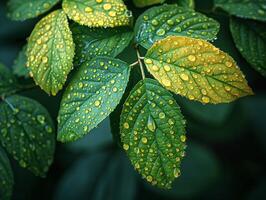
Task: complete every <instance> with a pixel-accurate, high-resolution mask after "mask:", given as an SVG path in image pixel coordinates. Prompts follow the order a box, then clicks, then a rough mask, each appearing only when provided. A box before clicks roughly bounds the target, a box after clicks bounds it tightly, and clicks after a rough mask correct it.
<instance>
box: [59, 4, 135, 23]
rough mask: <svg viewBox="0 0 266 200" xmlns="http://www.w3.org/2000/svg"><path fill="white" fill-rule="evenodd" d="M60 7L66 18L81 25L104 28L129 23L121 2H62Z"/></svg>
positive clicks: (127, 13) (126, 12)
mask: <svg viewBox="0 0 266 200" xmlns="http://www.w3.org/2000/svg"><path fill="white" fill-rule="evenodd" d="M62 6H63V9H64V11H65V13H66V14H67V15H68V17H69V18H70V19H72V20H74V21H75V22H77V23H79V24H81V25H86V26H90V27H105V28H106V27H115V26H125V25H129V22H130V14H129V12H128V10H127V7H126V5H125V4H124V2H123V0H93V1H84V0H63V5H62Z"/></svg>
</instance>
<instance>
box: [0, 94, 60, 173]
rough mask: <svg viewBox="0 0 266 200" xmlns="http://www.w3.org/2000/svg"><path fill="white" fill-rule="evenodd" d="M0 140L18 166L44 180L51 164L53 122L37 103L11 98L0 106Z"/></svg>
mask: <svg viewBox="0 0 266 200" xmlns="http://www.w3.org/2000/svg"><path fill="white" fill-rule="evenodd" d="M0 110H1V113H0V122H1V123H0V130H1V131H0V140H1V142H2V145H3V147H5V148H6V150H7V151H8V153H10V154H11V155H12V156H13V158H14V159H15V160H17V161H18V162H19V164H20V166H21V167H23V168H27V169H29V170H30V171H32V172H33V173H34V174H35V175H36V176H41V177H44V176H45V174H46V172H47V171H48V169H49V166H50V165H51V163H52V161H53V154H54V150H55V135H54V127H53V123H52V119H51V118H50V115H49V113H48V112H47V110H46V109H45V108H44V107H43V106H42V105H41V104H39V103H38V102H37V101H35V100H32V99H29V98H26V97H22V96H16V95H14V96H10V97H8V98H6V99H4V101H2V102H1V103H0Z"/></svg>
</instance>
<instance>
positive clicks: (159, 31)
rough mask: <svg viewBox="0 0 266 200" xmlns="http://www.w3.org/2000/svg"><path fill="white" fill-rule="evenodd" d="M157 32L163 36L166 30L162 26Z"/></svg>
mask: <svg viewBox="0 0 266 200" xmlns="http://www.w3.org/2000/svg"><path fill="white" fill-rule="evenodd" d="M156 34H157V35H159V36H163V35H164V34H165V30H164V29H162V28H160V29H158V31H157V32H156Z"/></svg>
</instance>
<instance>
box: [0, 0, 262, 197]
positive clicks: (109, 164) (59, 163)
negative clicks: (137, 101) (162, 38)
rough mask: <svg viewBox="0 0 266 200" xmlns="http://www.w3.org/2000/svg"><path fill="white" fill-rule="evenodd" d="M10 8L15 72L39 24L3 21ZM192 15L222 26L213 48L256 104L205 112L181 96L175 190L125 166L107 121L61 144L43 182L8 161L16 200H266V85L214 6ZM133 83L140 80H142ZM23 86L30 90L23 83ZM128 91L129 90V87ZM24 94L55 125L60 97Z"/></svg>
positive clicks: (5, 38)
mask: <svg viewBox="0 0 266 200" xmlns="http://www.w3.org/2000/svg"><path fill="white" fill-rule="evenodd" d="M167 2H175V1H174V0H169V1H167ZM127 4H128V6H129V9H130V10H132V11H133V14H134V16H138V15H139V14H141V12H143V11H144V9H136V7H134V5H133V3H132V2H131V1H127ZM5 5H6V0H3V1H1V2H0V24H1V28H0V61H1V62H2V63H4V64H5V65H7V66H9V67H10V68H11V66H12V65H13V63H14V59H15V58H16V56H17V55H18V52H19V50H20V49H22V47H23V45H24V44H25V43H26V38H27V37H28V36H29V34H30V32H31V30H32V29H33V27H34V24H35V23H36V21H38V19H40V18H41V17H42V16H40V17H39V18H37V19H33V20H27V21H25V22H13V21H10V20H8V19H7V18H6V7H5ZM195 8H196V10H197V11H199V12H202V13H205V14H207V15H208V16H210V17H213V18H215V19H216V20H218V21H219V22H220V24H221V30H220V32H219V35H218V38H217V40H215V41H214V43H215V45H216V46H218V47H219V48H220V49H222V50H224V51H226V52H228V53H229V54H230V55H231V56H232V57H233V58H234V59H235V60H236V61H237V63H238V65H239V66H240V68H241V70H242V71H243V72H244V74H246V77H247V80H248V81H249V83H250V85H251V87H252V88H253V89H254V92H255V96H251V97H247V98H244V99H241V100H238V101H236V102H234V103H232V104H222V105H218V106H217V105H216V106H213V105H208V106H207V105H202V104H199V103H196V102H190V101H188V100H186V99H184V98H182V97H177V96H176V100H177V101H178V103H179V104H180V107H181V108H182V112H183V113H184V115H185V117H186V119H187V124H188V128H187V132H188V135H187V137H188V140H189V141H190V142H189V143H188V150H187V156H186V157H185V159H184V162H183V163H182V166H181V167H182V170H181V172H182V175H181V177H180V178H179V179H177V180H176V182H175V183H174V186H173V189H172V190H169V191H166V190H158V189H155V188H153V187H151V186H149V185H147V184H146V183H145V182H144V181H143V180H142V179H141V177H140V176H139V175H137V174H136V173H135V172H134V170H133V169H132V167H131V165H130V164H129V163H128V162H129V161H128V159H125V155H124V154H123V153H122V152H121V151H120V150H119V148H118V146H117V144H116V143H114V142H112V135H111V126H110V124H109V123H110V120H109V119H106V120H105V121H104V122H102V123H101V124H100V125H99V127H97V128H95V129H94V130H93V131H92V132H91V134H89V135H88V136H86V137H85V138H84V139H82V140H79V141H77V142H75V143H72V144H66V145H63V144H59V143H58V144H57V148H56V154H55V160H54V163H53V165H52V167H51V169H50V171H49V173H48V175H47V178H46V179H41V178H38V177H35V176H34V175H32V174H30V173H29V172H28V171H26V170H25V169H21V168H20V167H19V166H18V164H17V163H16V162H14V160H11V165H12V168H13V171H14V179H15V187H14V194H13V199H15V200H24V199H25V200H29V199H39V200H42V199H43V200H44V199H45V200H47V199H56V200H57V199H70V200H71V199H79V200H82V199H90V200H95V199H97V200H100V199H117V200H119V199H123V200H133V199H138V200H142V199H143V200H144V199H145V200H146V199H153V200H157V199H158V200H159V199H165V200H168V199H169V200H173V199H186V200H187V199H191V200H194V199H195V200H196V199H197V200H198V199H211V200H216V199H217V200H220V199H227V200H230V199H234V200H235V199H245V200H259V199H265V196H266V170H265V169H266V123H265V119H266V91H265V85H266V80H265V79H264V78H263V77H262V76H261V75H260V74H259V73H258V72H256V71H255V70H253V69H252V68H251V67H250V65H249V64H248V63H247V62H246V61H245V59H243V57H242V56H241V54H240V53H239V52H238V51H237V49H236V47H235V45H234V43H233V39H232V37H231V34H230V30H229V18H228V17H227V16H226V15H225V13H224V12H223V11H220V10H215V11H213V10H212V1H211V0H206V1H204V3H203V1H200V0H197V1H196V3H195ZM120 57H124V58H126V59H127V60H128V62H131V61H132V62H133V61H134V60H135V54H133V53H132V50H131V49H130V48H128V49H126V50H125V51H124V52H123V53H122V54H121V55H120ZM132 79H136V80H139V77H137V76H136V77H133V78H132ZM136 80H131V82H132V83H134V82H136ZM19 81H22V82H26V81H25V80H24V79H23V78H21V79H20V80H19ZM132 85H134V84H132ZM128 87H129V88H130V87H132V86H131V84H129V86H128ZM21 94H23V95H25V96H28V97H31V98H34V99H36V100H38V101H39V102H40V103H41V104H42V105H44V106H45V107H46V108H47V109H48V110H49V112H50V113H51V116H52V117H53V118H54V119H55V118H56V116H57V112H58V108H59V102H60V99H61V94H62V92H60V94H59V95H58V96H57V97H49V96H47V95H46V94H45V93H44V92H43V91H40V90H39V89H32V90H28V91H26V92H23V93H21ZM124 100H125V99H124ZM124 100H122V101H124ZM51 102H53V103H51ZM120 110H121V108H120V107H118V108H117V109H116V111H115V113H116V114H115V113H114V114H112V115H111V125H112V129H113V128H115V129H117V128H118V127H117V126H114V125H115V124H116V123H117V122H118V119H117V120H116V116H117V115H119V113H120ZM114 138H116V136H114Z"/></svg>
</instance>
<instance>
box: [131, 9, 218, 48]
mask: <svg viewBox="0 0 266 200" xmlns="http://www.w3.org/2000/svg"><path fill="white" fill-rule="evenodd" d="M219 28H220V26H219V23H218V22H217V21H215V20H214V19H212V18H208V17H206V16H205V15H203V14H201V13H197V12H195V11H194V10H191V9H188V8H184V7H179V6H177V5H162V6H157V7H152V8H150V9H149V10H147V11H145V12H144V13H143V14H142V15H141V16H139V18H138V20H137V22H136V25H135V34H136V38H135V40H136V42H137V43H138V44H140V45H142V46H143V47H145V48H150V47H151V46H152V44H153V43H154V42H155V41H157V40H160V39H163V38H165V37H167V36H169V35H178V36H188V37H194V38H201V39H204V40H213V39H215V38H216V35H217V33H218V31H219Z"/></svg>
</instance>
